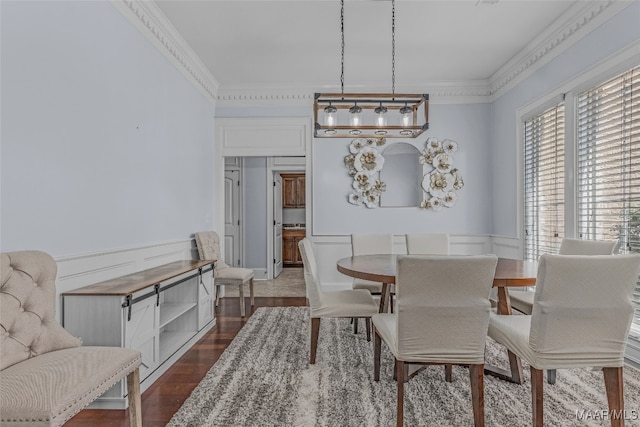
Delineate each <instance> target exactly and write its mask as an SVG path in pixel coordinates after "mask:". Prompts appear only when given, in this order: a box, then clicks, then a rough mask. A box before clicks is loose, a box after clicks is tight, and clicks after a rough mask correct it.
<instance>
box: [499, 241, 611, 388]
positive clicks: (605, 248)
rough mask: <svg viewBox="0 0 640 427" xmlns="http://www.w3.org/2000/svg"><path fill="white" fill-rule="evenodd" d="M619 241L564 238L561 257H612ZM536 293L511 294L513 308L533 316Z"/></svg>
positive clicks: (551, 378)
mask: <svg viewBox="0 0 640 427" xmlns="http://www.w3.org/2000/svg"><path fill="white" fill-rule="evenodd" d="M616 246H618V240H586V239H569V238H564V239H562V242H560V249H559V250H558V253H559V254H560V255H612V254H613V251H614V250H615V248H616ZM533 295H534V291H515V292H511V293H510V294H509V297H510V300H511V308H513V309H515V310H518V311H519V312H521V313H524V314H531V311H532V309H533ZM547 382H548V383H549V384H555V382H556V371H555V370H549V371H547Z"/></svg>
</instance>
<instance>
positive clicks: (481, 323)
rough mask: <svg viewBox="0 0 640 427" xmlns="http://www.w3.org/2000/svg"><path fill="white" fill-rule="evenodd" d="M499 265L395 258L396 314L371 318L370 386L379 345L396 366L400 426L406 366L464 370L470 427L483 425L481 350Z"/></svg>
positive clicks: (491, 259) (468, 259) (490, 259)
mask: <svg viewBox="0 0 640 427" xmlns="http://www.w3.org/2000/svg"><path fill="white" fill-rule="evenodd" d="M497 263H498V258H497V257H496V256H495V255H485V256H416V255H406V256H399V257H398V261H397V269H396V295H397V310H396V313H380V314H376V315H374V316H372V318H371V319H372V321H373V326H374V346H373V348H374V380H375V381H379V380H380V351H381V341H384V342H385V343H386V345H387V346H388V347H389V349H390V350H391V353H393V356H394V357H395V360H396V376H397V387H398V397H397V425H398V426H402V425H403V418H404V403H403V402H404V383H405V382H406V381H408V380H409V378H408V375H407V373H408V365H410V364H420V365H425V364H441V365H450V364H454V365H468V367H469V375H470V380H471V396H472V403H473V414H474V415H473V418H474V423H475V426H476V427H478V426H483V425H484V348H485V342H486V337H487V326H488V324H489V313H490V312H491V303H490V301H489V293H490V291H491V287H492V286H493V277H494V275H495V270H496V265H497Z"/></svg>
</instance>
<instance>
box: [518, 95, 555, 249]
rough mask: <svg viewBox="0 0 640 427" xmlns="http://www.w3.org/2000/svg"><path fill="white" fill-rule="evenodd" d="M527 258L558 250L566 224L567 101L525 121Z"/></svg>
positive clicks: (525, 225)
mask: <svg viewBox="0 0 640 427" xmlns="http://www.w3.org/2000/svg"><path fill="white" fill-rule="evenodd" d="M524 217H525V218H524V227H525V254H524V255H525V259H529V260H537V259H538V257H539V256H540V255H541V254H543V253H557V252H558V249H559V247H560V241H561V240H562V238H563V237H564V236H565V229H564V227H565V224H564V104H563V103H560V104H558V105H555V106H553V107H551V108H549V109H547V110H545V111H544V112H542V113H540V114H538V115H536V116H535V117H533V118H532V119H530V120H526V121H525V122H524Z"/></svg>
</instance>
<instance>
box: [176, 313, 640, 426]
mask: <svg viewBox="0 0 640 427" xmlns="http://www.w3.org/2000/svg"><path fill="white" fill-rule="evenodd" d="M308 316H309V315H308V309H307V308H306V307H274V308H264V307H263V308H259V309H257V310H256V313H255V314H254V315H253V316H252V317H251V318H250V319H249V322H248V323H247V324H246V325H245V326H244V327H243V329H242V330H241V331H240V333H239V334H238V335H237V337H236V338H235V339H234V340H233V342H232V343H231V345H230V346H229V347H228V348H227V350H225V352H224V353H223V355H222V356H221V357H220V359H219V360H218V361H217V362H216V364H215V365H214V366H213V367H212V368H211V370H210V371H209V373H208V374H207V375H206V376H205V378H204V379H203V380H202V382H201V383H200V384H199V385H198V387H196V389H195V390H194V391H193V393H192V394H191V396H190V397H189V398H188V399H187V401H186V402H185V403H184V405H183V406H182V407H181V408H180V410H179V411H178V412H177V413H176V414H175V415H174V417H173V418H172V419H171V421H170V423H169V424H168V425H169V426H181V427H182V426H225V427H229V426H261V427H264V426H331V427H333V426H393V425H395V405H396V384H395V382H394V381H393V378H392V369H393V359H392V356H391V354H390V353H389V352H388V351H387V350H386V349H385V346H384V344H383V355H382V356H383V358H382V370H381V380H380V382H374V381H373V351H372V343H370V342H367V341H366V338H365V335H364V332H363V331H364V327H361V328H360V333H359V334H358V335H354V334H353V329H352V327H351V325H350V324H349V320H348V319H337V320H336V319H327V320H323V321H322V322H321V330H320V340H319V346H318V357H317V361H316V365H315V366H310V365H308V356H309V344H308V327H309V318H308ZM486 360H487V362H491V363H493V364H497V365H499V366H503V367H506V366H507V362H506V352H505V351H504V350H503V348H502V347H500V346H499V345H498V344H496V343H495V342H493V341H492V340H490V339H488V341H487V350H486ZM525 377H526V381H525V383H524V384H523V385H517V384H511V383H508V382H505V381H502V380H499V379H496V378H494V377H491V376H485V416H486V425H487V426H496V427H499V426H504V427H514V426H530V425H531V390H530V383H529V380H528V379H529V369H528V366H526V365H525ZM624 378H625V390H624V391H625V409H626V412H625V414H624V415H625V418H626V425H627V426H640V371H637V370H634V369H632V368H629V367H626V368H625V371H624ZM544 390H545V395H544V411H545V425H548V426H607V425H609V420H608V418H607V417H608V413H607V412H606V410H607V408H608V407H607V401H606V395H605V393H604V381H603V378H602V372H600V371H594V370H591V369H572V370H559V371H558V379H557V382H556V384H555V385H548V384H546V383H545V388H544ZM470 399H471V395H470V388H469V377H468V371H467V370H466V369H465V368H462V367H455V366H454V368H453V382H451V383H447V382H445V381H444V368H442V367H439V366H432V367H428V368H427V369H425V370H424V371H422V372H421V373H420V374H419V375H417V376H416V377H414V378H413V379H411V380H410V381H409V382H408V383H407V384H406V386H405V425H406V426H438V427H445V426H456V427H459V426H472V425H473V414H472V407H471V400H470Z"/></svg>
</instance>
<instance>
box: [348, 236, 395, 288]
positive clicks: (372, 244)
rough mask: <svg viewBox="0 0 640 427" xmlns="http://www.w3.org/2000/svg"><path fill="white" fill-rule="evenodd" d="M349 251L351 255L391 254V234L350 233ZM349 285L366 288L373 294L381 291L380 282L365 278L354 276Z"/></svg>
mask: <svg viewBox="0 0 640 427" xmlns="http://www.w3.org/2000/svg"><path fill="white" fill-rule="evenodd" d="M351 252H352V254H353V256H356V255H376V254H391V253H393V235H392V234H367V233H363V234H358V233H356V234H352V235H351ZM351 287H352V288H353V289H366V290H368V291H369V292H371V293H374V294H379V293H381V292H382V283H378V282H372V281H371V280H365V279H358V278H354V279H353V283H352V285H351Z"/></svg>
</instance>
